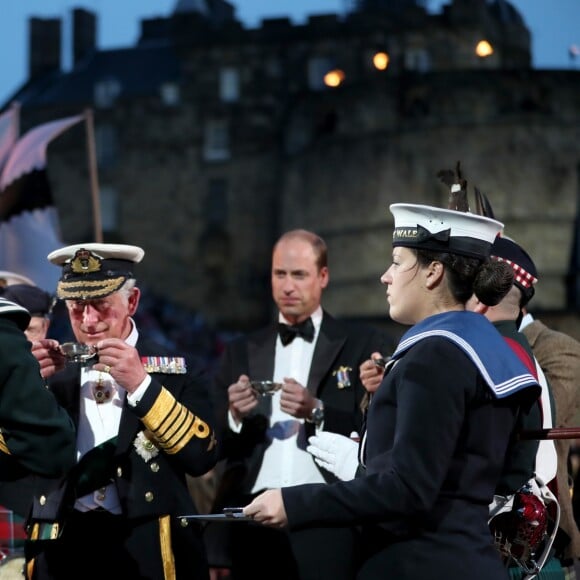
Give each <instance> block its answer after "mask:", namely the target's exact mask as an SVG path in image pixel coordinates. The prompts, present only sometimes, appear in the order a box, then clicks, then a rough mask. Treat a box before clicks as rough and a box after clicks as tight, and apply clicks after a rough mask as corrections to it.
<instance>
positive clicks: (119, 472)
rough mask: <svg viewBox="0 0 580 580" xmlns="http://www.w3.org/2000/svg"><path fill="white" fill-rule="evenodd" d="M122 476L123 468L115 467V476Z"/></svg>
mask: <svg viewBox="0 0 580 580" xmlns="http://www.w3.org/2000/svg"><path fill="white" fill-rule="evenodd" d="M122 476H123V470H122V469H121V468H120V467H117V477H122Z"/></svg>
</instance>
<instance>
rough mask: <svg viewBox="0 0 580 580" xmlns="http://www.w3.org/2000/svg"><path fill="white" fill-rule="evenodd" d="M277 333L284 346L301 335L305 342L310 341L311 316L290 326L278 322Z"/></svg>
mask: <svg viewBox="0 0 580 580" xmlns="http://www.w3.org/2000/svg"><path fill="white" fill-rule="evenodd" d="M278 333H279V334H280V340H281V341H282V344H283V345H284V346H286V345H287V344H290V343H291V342H292V341H293V340H294V339H295V338H296V337H297V336H301V337H302V338H303V339H304V340H305V341H307V342H312V341H313V340H314V324H313V323H312V319H311V318H307V319H306V320H304V321H302V322H299V323H298V324H293V325H292V326H290V325H289V324H282V323H280V324H278Z"/></svg>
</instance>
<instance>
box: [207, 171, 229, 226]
mask: <svg viewBox="0 0 580 580" xmlns="http://www.w3.org/2000/svg"><path fill="white" fill-rule="evenodd" d="M227 204H228V182H227V181H226V180H225V179H222V178H216V179H210V181H209V187H208V191H207V195H206V198H205V201H204V204H203V216H204V221H205V223H206V225H208V226H223V225H225V224H226V223H227V218H228V205H227Z"/></svg>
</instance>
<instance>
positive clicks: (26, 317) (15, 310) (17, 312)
mask: <svg viewBox="0 0 580 580" xmlns="http://www.w3.org/2000/svg"><path fill="white" fill-rule="evenodd" d="M0 317H3V318H10V319H11V320H13V321H14V322H16V324H17V325H18V327H19V328H20V330H26V329H27V328H28V324H29V323H30V313H29V312H28V310H26V308H23V307H22V306H20V305H18V304H15V303H14V302H10V300H6V299H5V298H1V297H0Z"/></svg>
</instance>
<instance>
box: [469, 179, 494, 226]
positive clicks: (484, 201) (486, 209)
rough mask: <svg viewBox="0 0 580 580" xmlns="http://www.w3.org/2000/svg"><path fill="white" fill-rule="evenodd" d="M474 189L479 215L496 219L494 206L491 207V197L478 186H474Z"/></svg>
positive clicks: (476, 209) (476, 208)
mask: <svg viewBox="0 0 580 580" xmlns="http://www.w3.org/2000/svg"><path fill="white" fill-rule="evenodd" d="M473 191H474V192H475V211H476V213H478V214H479V215H482V216H485V217H488V218H491V219H495V215H494V213H493V208H492V207H491V203H490V201H489V199H488V198H487V195H485V193H482V192H481V191H479V189H477V187H474V188H473Z"/></svg>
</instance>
